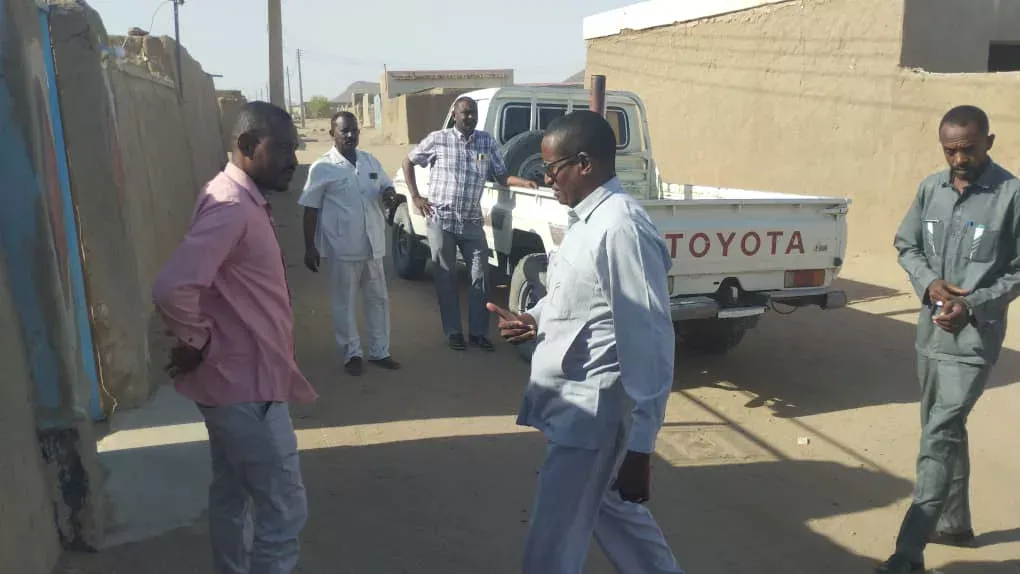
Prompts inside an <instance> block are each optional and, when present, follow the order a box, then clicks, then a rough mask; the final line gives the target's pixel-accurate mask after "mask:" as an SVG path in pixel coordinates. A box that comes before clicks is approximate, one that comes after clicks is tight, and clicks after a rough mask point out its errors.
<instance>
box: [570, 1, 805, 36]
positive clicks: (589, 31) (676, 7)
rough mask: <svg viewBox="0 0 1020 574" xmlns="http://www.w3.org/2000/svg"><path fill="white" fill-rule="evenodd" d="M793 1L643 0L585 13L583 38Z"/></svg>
mask: <svg viewBox="0 0 1020 574" xmlns="http://www.w3.org/2000/svg"><path fill="white" fill-rule="evenodd" d="M793 1H795V0H700V1H698V2H678V1H676V0H647V1H645V2H639V3H637V4H631V5H630V6H624V7H623V8H617V9H616V10H609V11H607V12H601V13H599V14H594V15H592V16H588V17H586V18H585V19H584V24H583V32H584V39H585V40H593V39H595V38H604V37H607V36H616V35H617V34H619V33H620V32H622V31H624V30H645V29H648V28H658V27H660V26H669V25H672V24H678V23H681V22H691V21H694V20H701V19H704V18H712V17H715V16H722V15H725V14H732V13H734V12H743V11H745V10H751V9H754V8H759V7H761V6H768V5H770V4H783V3H787V2H793Z"/></svg>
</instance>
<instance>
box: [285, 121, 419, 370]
mask: <svg viewBox="0 0 1020 574" xmlns="http://www.w3.org/2000/svg"><path fill="white" fill-rule="evenodd" d="M329 134H330V135H331V136H333V144H334V145H333V149H331V150H329V152H328V153H326V155H324V156H322V157H321V158H319V159H318V160H316V162H315V163H313V164H312V167H311V169H310V170H309V171H308V182H307V183H305V189H304V191H303V192H302V193H301V197H300V199H298V204H299V205H301V206H303V207H304V208H305V217H304V232H305V266H306V267H308V268H309V269H310V270H312V271H315V272H317V271H318V270H319V264H320V258H322V257H324V258H325V259H327V260H328V261H329V264H328V265H327V267H328V269H329V276H330V292H331V294H332V302H333V330H334V332H335V334H336V342H337V345H338V346H339V347H340V352H341V354H342V355H343V360H344V365H345V368H346V370H347V372H348V373H350V374H351V375H354V376H358V375H361V374H362V373H363V372H364V362H363V360H362V355H363V352H362V348H361V338H360V337H359V336H358V318H357V313H356V312H355V309H354V303H355V301H356V300H357V296H358V292H359V291H360V292H361V294H362V296H363V298H364V303H365V322H366V330H367V331H368V333H367V334H368V336H367V339H368V361H369V362H370V363H373V364H375V365H378V366H380V367H382V368H384V369H389V370H396V369H399V368H400V364H399V363H397V362H396V361H394V360H393V357H391V356H390V312H389V296H388V294H387V291H386V273H385V271H384V269H383V256H384V255H385V253H386V235H385V229H386V222H385V219H384V216H383V204H384V202H389V201H392V200H393V199H394V198H395V196H396V192H395V190H394V189H393V182H391V181H390V178H389V177H387V176H386V172H385V171H383V169H382V166H381V165H380V164H379V160H377V159H375V157H373V156H372V154H370V153H368V152H365V151H361V150H359V149H358V141H359V136H360V130H359V128H358V120H357V118H356V117H354V114H352V113H350V112H339V113H337V114H335V115H334V116H333V119H332V121H331V125H330V130H329ZM320 250H321V251H322V252H321V254H320Z"/></svg>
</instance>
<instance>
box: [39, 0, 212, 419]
mask: <svg viewBox="0 0 1020 574" xmlns="http://www.w3.org/2000/svg"><path fill="white" fill-rule="evenodd" d="M50 25H51V29H52V37H53V53H54V58H55V61H56V70H57V77H58V83H59V87H60V93H61V106H62V115H63V118H64V123H65V125H66V126H67V130H66V131H67V138H66V143H67V154H68V161H69V165H70V175H71V187H72V190H73V192H74V196H75V202H76V204H77V208H78V217H79V221H80V225H81V236H82V239H83V243H84V254H83V258H84V260H85V269H86V276H87V279H88V287H89V295H90V305H91V310H92V318H93V321H92V326H93V332H94V335H95V344H96V349H97V355H98V357H99V372H100V374H101V377H102V381H103V388H104V389H105V391H106V396H105V397H104V398H105V401H104V407H105V411H106V412H107V413H111V412H112V411H113V410H114V409H115V408H130V407H133V406H138V405H140V404H142V403H143V402H144V401H145V400H146V399H147V398H148V397H149V396H150V394H151V393H152V392H153V391H154V390H155V385H156V384H157V382H156V381H154V380H152V379H151V378H150V377H149V373H150V372H151V369H150V365H151V362H152V361H153V360H155V361H162V360H164V359H165V357H162V356H159V357H151V356H150V352H149V349H150V343H151V341H150V340H149V336H148V335H149V331H150V329H149V326H150V324H151V323H152V320H153V313H152V305H151V302H150V301H151V295H150V292H151V285H152V281H153V279H154V277H155V274H156V273H157V272H158V270H159V267H160V266H161V265H162V263H163V262H164V261H165V260H166V258H167V256H168V255H169V253H170V251H171V250H172V249H173V248H174V247H175V246H176V244H177V242H178V241H179V240H180V238H181V236H182V235H183V233H184V231H185V230H186V229H187V224H188V222H189V219H190V215H191V211H192V208H193V204H194V198H195V196H196V194H197V192H198V190H199V189H200V188H201V186H202V185H203V184H204V183H205V182H206V181H208V180H209V179H210V178H212V177H213V176H214V175H215V174H216V172H217V171H219V170H220V169H221V168H222V166H223V163H224V162H225V161H226V153H225V151H224V141H223V134H222V132H221V129H220V111H219V105H218V103H217V98H216V93H215V89H214V87H213V83H212V79H211V78H210V77H209V76H208V75H206V74H205V73H204V72H203V71H202V69H201V67H200V66H199V64H198V63H197V62H195V61H194V60H192V59H191V58H190V57H189V56H188V55H187V52H186V51H185V52H184V59H183V65H182V69H183V75H184V86H183V87H184V92H183V97H179V95H178V91H177V84H176V75H177V72H176V66H175V64H174V60H173V52H174V43H173V41H172V40H170V39H168V38H156V37H129V38H124V37H116V36H111V37H107V34H106V30H105V28H104V26H103V23H102V20H101V18H100V17H99V15H98V14H97V13H96V12H95V11H93V10H92V9H91V8H88V7H86V6H84V5H82V4H79V3H77V2H60V3H59V4H58V5H54V6H53V7H52V10H51V16H50ZM111 47H112V49H111ZM118 49H122V50H123V53H122V54H119V53H117V52H118ZM157 332H158V331H157Z"/></svg>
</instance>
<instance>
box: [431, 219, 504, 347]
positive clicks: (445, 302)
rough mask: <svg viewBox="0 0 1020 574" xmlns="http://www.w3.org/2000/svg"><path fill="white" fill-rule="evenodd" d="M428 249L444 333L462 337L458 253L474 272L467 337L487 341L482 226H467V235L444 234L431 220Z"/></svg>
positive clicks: (486, 272) (486, 277)
mask: <svg viewBox="0 0 1020 574" xmlns="http://www.w3.org/2000/svg"><path fill="white" fill-rule="evenodd" d="M426 233H427V235H428V240H429V248H430V249H431V250H432V264H433V266H432V274H433V278H434V279H435V282H436V296H437V298H438V299H439V315H440V317H441V319H442V322H443V332H444V333H445V334H446V335H447V336H450V335H454V334H463V333H464V328H463V326H462V325H461V318H460V297H459V296H458V295H459V294H458V291H459V289H458V287H457V250H458V249H459V250H460V254H461V257H463V258H464V261H465V262H467V264H468V267H469V268H470V269H471V288H470V293H469V295H468V333H469V334H470V335H471V336H472V337H485V336H488V333H489V311H488V310H487V309H486V308H485V304H486V303H487V302H488V300H489V245H488V243H487V242H486V241H485V232H484V231H483V230H482V227H481V226H477V225H476V226H469V225H465V227H464V233H462V234H458V233H451V232H449V231H444V230H443V228H442V227H440V226H439V224H438V223H435V222H433V221H431V220H429V222H428V226H427V227H426Z"/></svg>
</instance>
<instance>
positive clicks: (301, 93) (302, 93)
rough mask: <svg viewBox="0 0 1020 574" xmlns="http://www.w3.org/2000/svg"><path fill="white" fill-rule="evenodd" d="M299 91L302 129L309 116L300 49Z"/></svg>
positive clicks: (298, 56) (298, 58)
mask: <svg viewBox="0 0 1020 574" xmlns="http://www.w3.org/2000/svg"><path fill="white" fill-rule="evenodd" d="M297 89H298V98H300V99H301V127H305V116H307V115H308V114H307V113H305V112H306V111H307V109H306V108H305V82H304V80H303V79H301V48H298V51H297Z"/></svg>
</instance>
